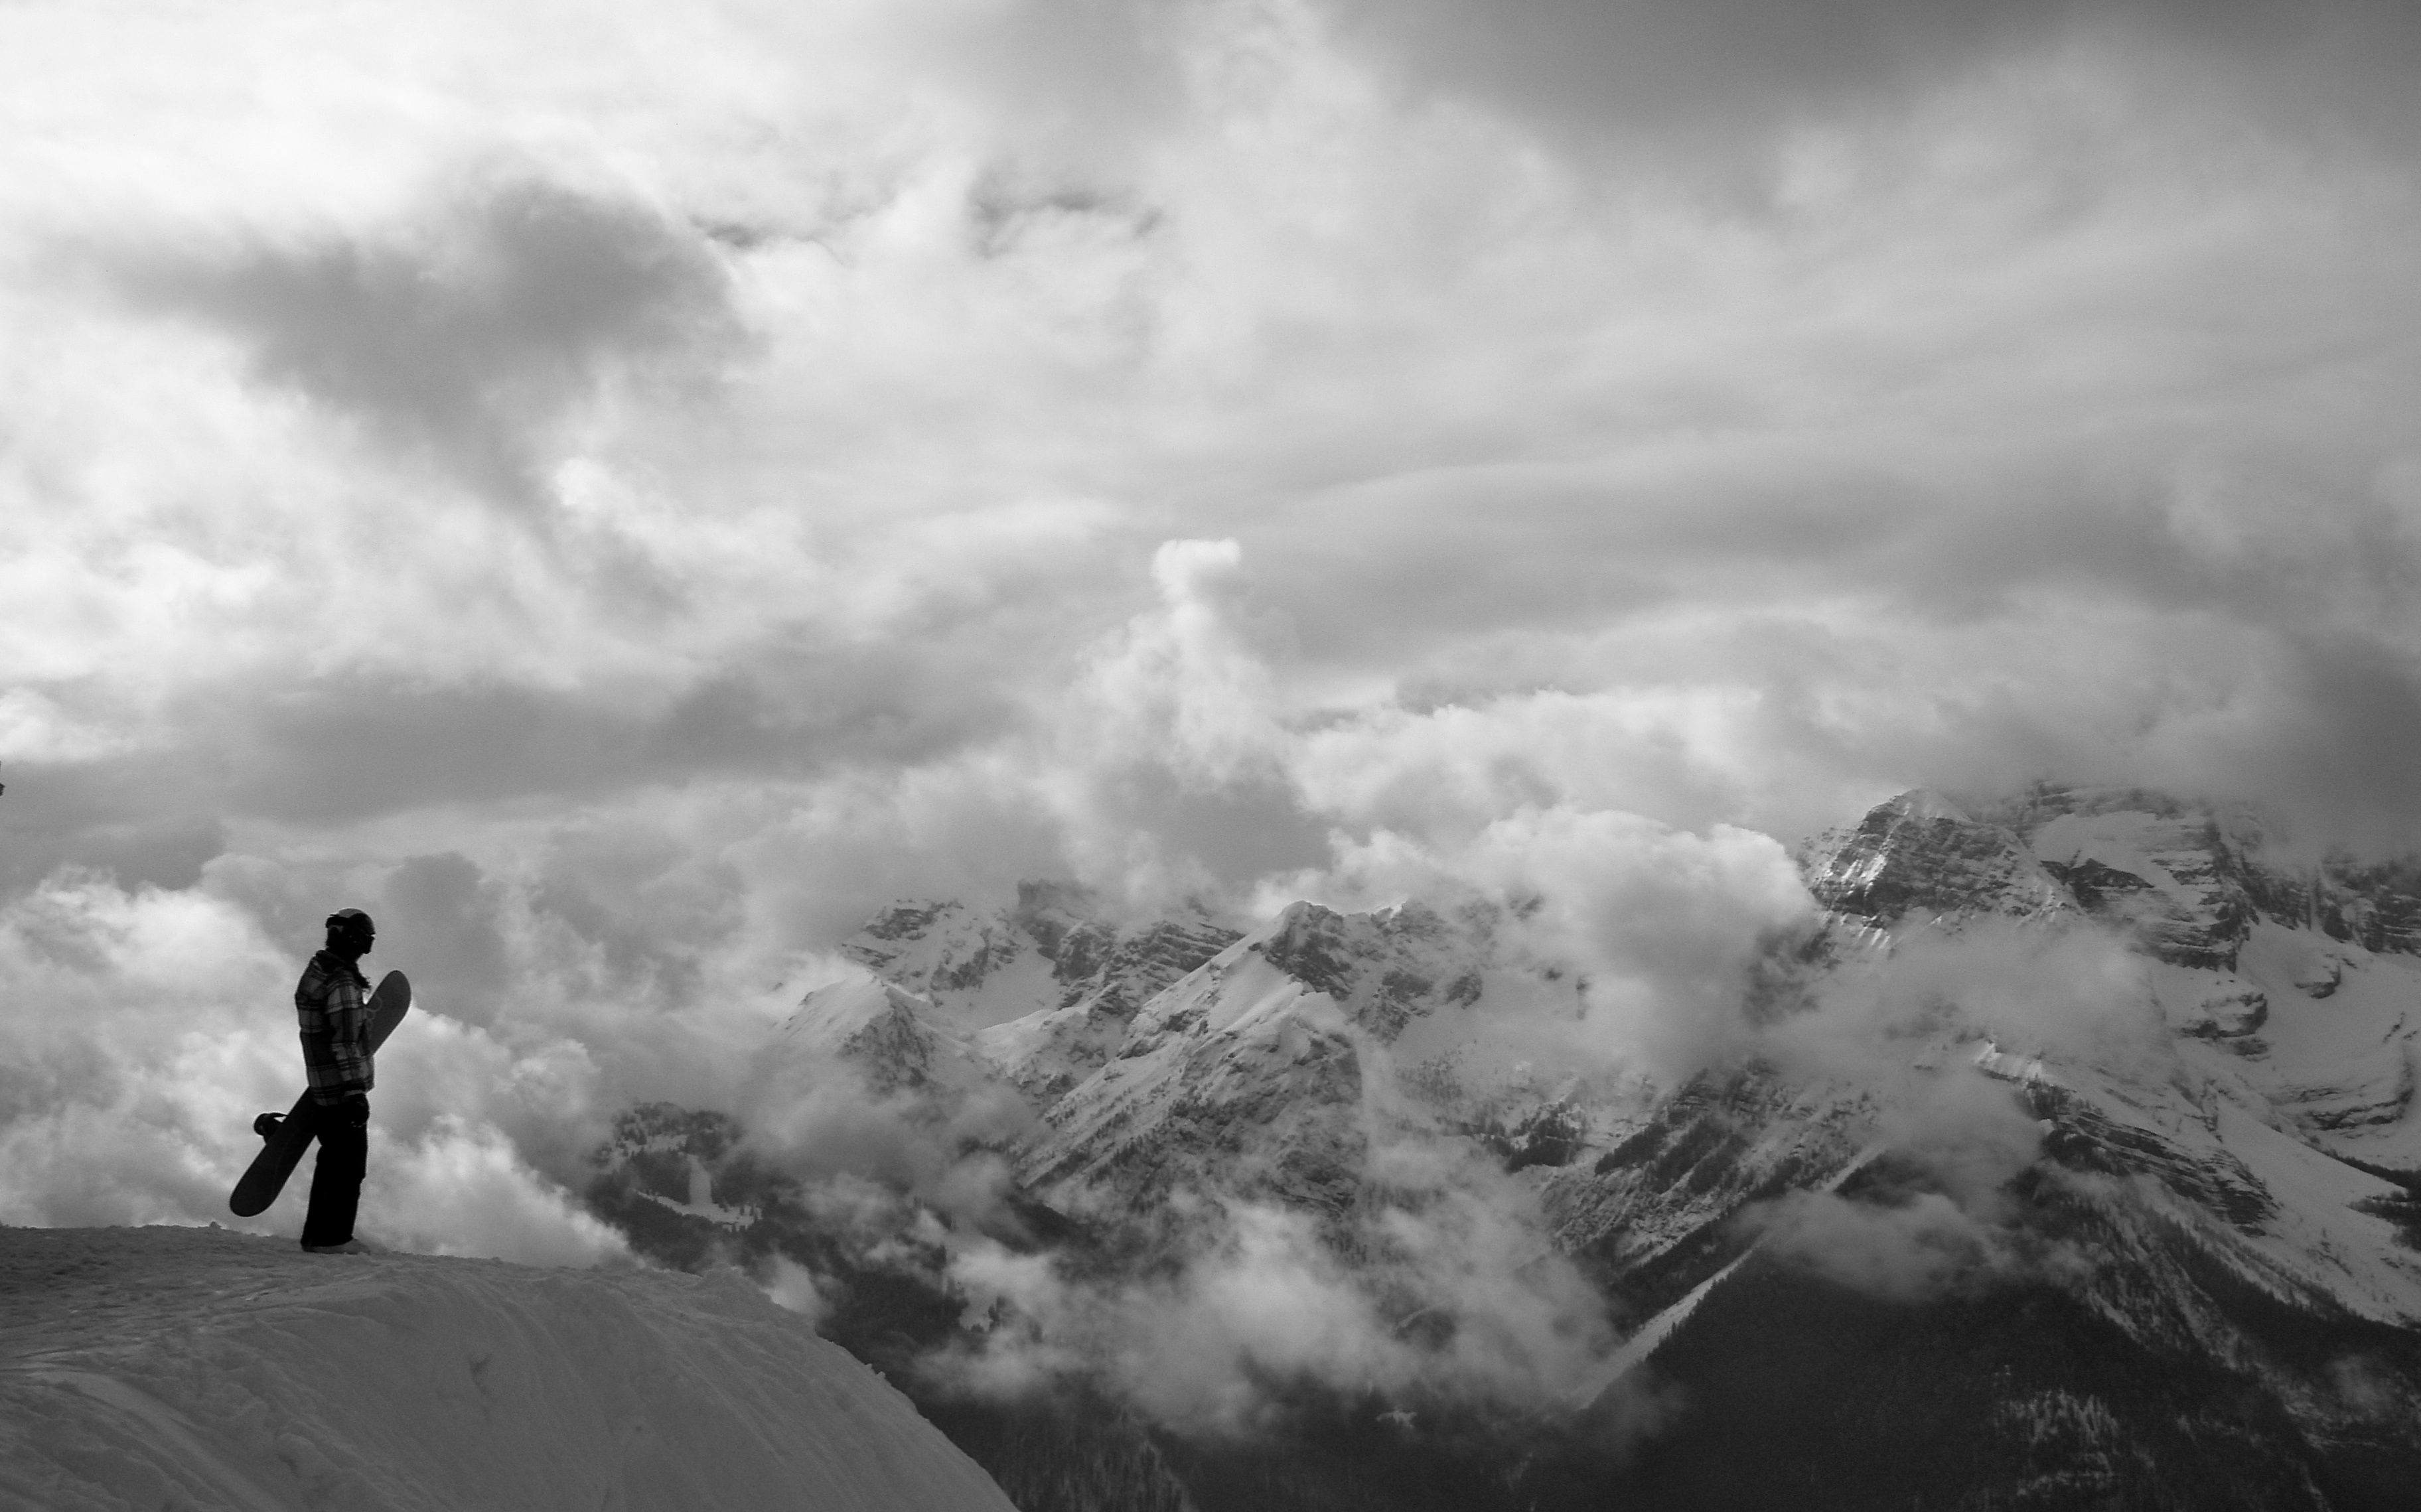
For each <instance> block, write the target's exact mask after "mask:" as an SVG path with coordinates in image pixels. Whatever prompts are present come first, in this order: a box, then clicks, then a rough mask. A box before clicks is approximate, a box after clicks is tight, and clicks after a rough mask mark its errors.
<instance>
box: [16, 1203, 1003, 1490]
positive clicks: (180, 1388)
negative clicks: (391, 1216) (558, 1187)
mask: <svg viewBox="0 0 2421 1512" xmlns="http://www.w3.org/2000/svg"><path fill="white" fill-rule="evenodd" d="M0 1507H5V1508H8V1509H9V1512H17V1509H20V1508H23V1509H26V1512H34V1509H39V1512H87V1509H91V1512H98V1509H102V1508H107V1509H110V1512H119V1509H125V1508H137V1509H141V1512H154V1509H178V1512H206V1509H217V1508H229V1509H236V1508H241V1509H242V1512H286V1509H289V1508H290V1509H297V1512H300V1509H304V1508H331V1509H336V1508H342V1509H345V1512H386V1509H395V1512H406V1509H409V1512H467V1509H477V1508H497V1509H511V1512H544V1509H549V1508H557V1507H560V1508H566V1509H570V1508H578V1509H580V1512H647V1509H654V1508H663V1509H666V1512H675V1509H678V1512H719V1509H728V1512H765V1509H774V1508H783V1507H798V1508H816V1509H818V1512H843V1509H853V1508H864V1509H867V1512H960V1509H965V1512H1009V1507H1010V1504H1009V1502H1008V1500H1007V1498H1006V1497H1004V1496H1003V1495H1002V1494H1001V1492H1000V1490H999V1489H998V1488H997V1487H995V1486H994V1485H993V1484H992V1481H991V1480H990V1479H989V1478H988V1477H987V1476H986V1475H985V1474H984V1473H983V1472H982V1471H981V1470H979V1469H978V1468H976V1464H975V1463H974V1461H972V1460H970V1459H968V1458H967V1457H965V1456H964V1455H962V1454H961V1453H960V1452H959V1450H958V1449H957V1448H955V1447H953V1446H952V1445H951V1444H950V1442H948V1441H947V1440H946V1439H945V1438H943V1437H942V1435H941V1433H940V1432H939V1431H937V1430H936V1429H935V1428H933V1427H932V1426H930V1425H929V1424H928V1423H926V1422H925V1420H924V1419H922V1418H920V1417H918V1416H917V1415H916V1411H915V1409H914V1408H913V1407H912V1406H910V1405H909V1403H908V1400H907V1398H905V1397H903V1396H901V1395H899V1394H898V1393H897V1392H895V1391H893V1390H892V1389H891V1387H890V1386H889V1385H887V1384H886V1383H885V1382H884V1381H883V1380H882V1379H881V1378H880V1377H879V1376H877V1375H876V1374H875V1373H874V1372H873V1371H872V1370H871V1369H869V1368H868V1367H867V1366H866V1365H865V1364H861V1363H859V1362H858V1361H857V1360H855V1359H853V1358H852V1357H851V1356H850V1355H849V1354H848V1353H846V1352H845V1351H843V1350H842V1349H841V1348H838V1347H837V1346H836V1345H833V1344H830V1343H827V1342H826V1341H824V1340H822V1339H820V1338H818V1337H817V1336H816V1334H815V1333H814V1332H813V1330H811V1329H810V1328H809V1327H808V1326H807V1324H806V1323H805V1322H804V1320H803V1319H801V1318H799V1317H796V1316H794V1315H792V1314H789V1313H786V1312H784V1311H782V1310H781V1309H780V1308H777V1307H775V1306H774V1305H773V1303H771V1302H768V1301H766V1300H765V1298H764V1296H763V1295H762V1294H760V1293H759V1292H758V1290H757V1289H756V1288H755V1287H753V1286H749V1285H748V1283H747V1282H746V1281H745V1280H743V1279H742V1278H741V1277H740V1276H739V1275H738V1274H737V1273H736V1272H731V1271H724V1272H719V1273H718V1274H717V1275H715V1276H711V1277H708V1278H705V1279H699V1278H696V1277H692V1276H685V1275H677V1274H669V1273H664V1272H659V1271H636V1270H630V1271H595V1270H533V1269H529V1268H526V1267H522V1266H513V1265H507V1264H504V1263H502V1262H499V1261H492V1260H461V1259H444V1258H435V1257H430V1256H420V1255H305V1254H303V1253H301V1252H300V1251H298V1250H297V1249H295V1248H294V1246H293V1245H292V1244H291V1243H290V1242H283V1241H279V1240H274V1239H262V1238H258V1237H256V1236H252V1235H243V1234H235V1233H227V1232H221V1231H214V1230H210V1229H178V1228H143V1229H127V1228H116V1229H23V1228H0Z"/></svg>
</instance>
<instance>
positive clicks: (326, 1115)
mask: <svg viewBox="0 0 2421 1512" xmlns="http://www.w3.org/2000/svg"><path fill="white" fill-rule="evenodd" d="M377 939H378V927H377V926H375V925H373V924H372V923H371V922H370V916H369V915H368V914H367V913H365V912H362V911H361V910H359V909H338V910H337V911H336V912H334V913H331V914H329V915H328V943H327V945H326V947H325V948H324V949H322V950H320V953H319V954H317V955H315V956H313V957H312V958H311V963H310V964H309V965H308V966H306V967H305V968H304V969H303V979H302V980H301V981H300V982H298V983H296V984H295V986H294V1014H295V1018H296V1019H297V1020H298V1021H299V1022H300V1025H301V1028H302V1033H303V1068H304V1069H305V1071H306V1072H307V1073H308V1074H309V1076H310V1079H311V1099H310V1103H309V1105H308V1107H307V1108H306V1109H305V1117H307V1118H309V1119H310V1120H311V1134H312V1135H313V1137H315V1138H317V1139H318V1140H319V1142H320V1161H319V1164H318V1165H317V1166H315V1167H313V1169H312V1172H311V1207H310V1210H309V1212H308V1213H307V1214H306V1215H305V1218H304V1220H303V1247H304V1248H305V1249H306V1250H309V1251H310V1252H312V1253H313V1254H315V1255H362V1254H367V1252H368V1250H369V1246H368V1245H367V1244H364V1243H363V1242H362V1241H361V1240H359V1239H355V1238H353V1213H354V1210H355V1209H356V1208H358V1207H360V1205H361V1197H362V1173H363V1171H364V1170H365V1169H366V1168H367V1165H368V1163H369V1152H370V1098H369V1093H370V1088H371V1086H372V1085H373V1084H375V1083H376V1081H377V1072H376V1068H375V1067H374V1066H373V1064H372V1062H371V1059H370V1046H369V1041H368V1034H369V1021H370V1010H369V991H370V984H369V982H368V981H367V979H366V978H364V977H363V975H362V970H361V960H362V958H363V957H364V956H367V955H368V954H369V952H370V946H371V945H372V944H373V943H375V942H376V941H377Z"/></svg>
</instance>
